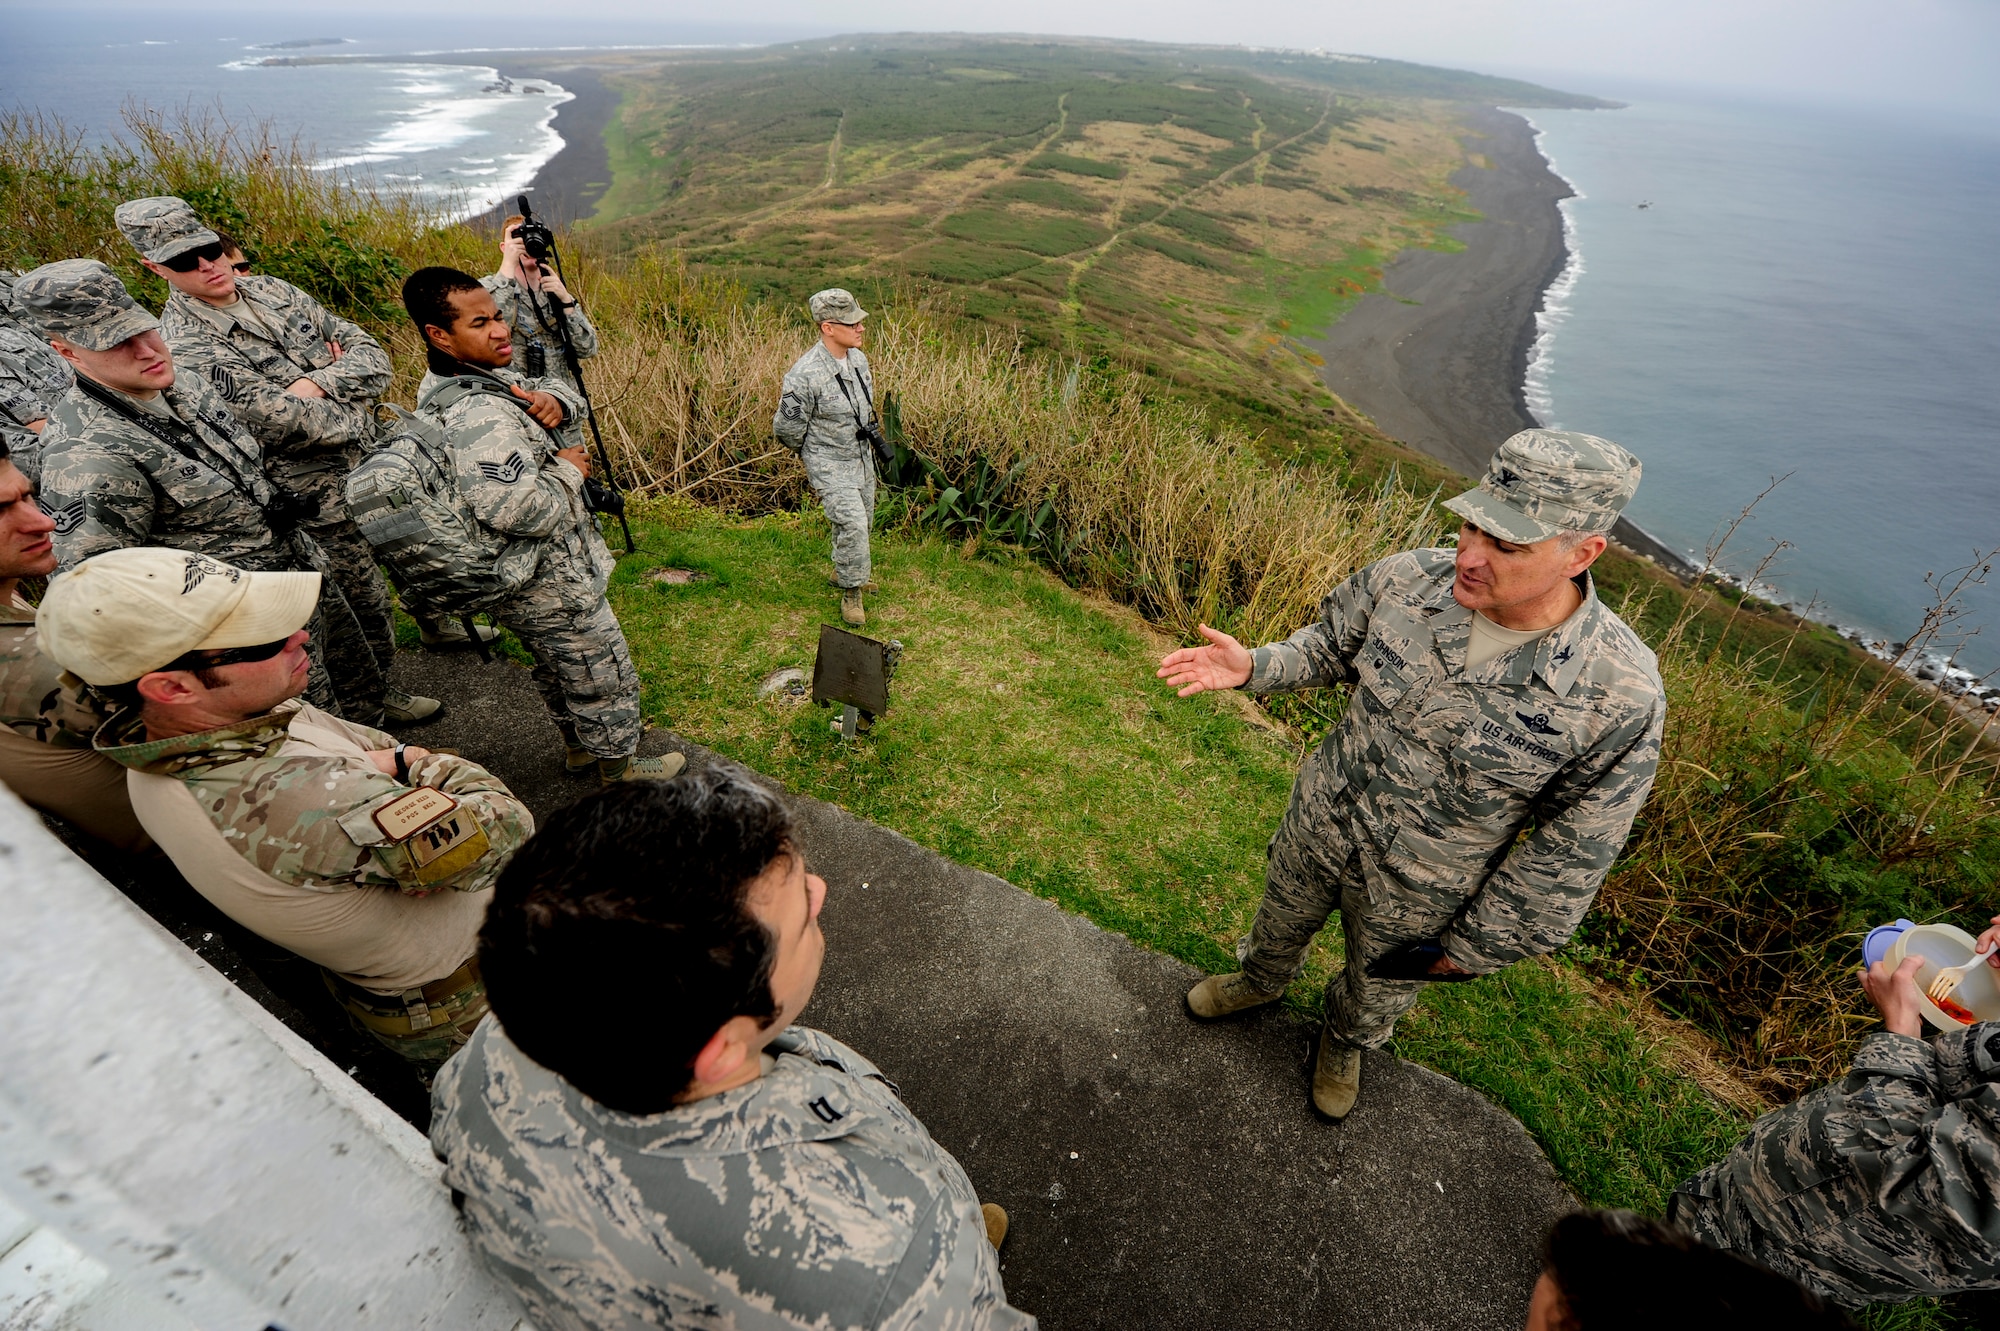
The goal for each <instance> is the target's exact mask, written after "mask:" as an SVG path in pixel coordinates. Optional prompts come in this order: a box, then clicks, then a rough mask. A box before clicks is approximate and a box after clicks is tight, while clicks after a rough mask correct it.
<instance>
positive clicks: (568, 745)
mask: <svg viewBox="0 0 2000 1331" xmlns="http://www.w3.org/2000/svg"><path fill="white" fill-rule="evenodd" d="M556 729H557V730H558V731H560V732H562V741H563V771H565V772H567V773H569V774H570V775H571V776H582V775H583V774H584V773H585V772H594V771H596V770H597V755H596V754H594V753H592V752H591V751H590V750H589V749H586V748H584V747H583V745H581V744H579V743H577V739H576V731H574V730H573V729H571V728H570V727H569V726H567V725H564V724H560V723H559V724H558V725H557V726H556Z"/></svg>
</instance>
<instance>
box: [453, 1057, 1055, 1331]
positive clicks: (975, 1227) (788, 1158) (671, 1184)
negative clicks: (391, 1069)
mask: <svg viewBox="0 0 2000 1331" xmlns="http://www.w3.org/2000/svg"><path fill="white" fill-rule="evenodd" d="M769 1052H770V1053H771V1054H772V1055H774V1056H775V1057H774V1058H773V1060H772V1063H771V1064H770V1065H767V1070H766V1072H765V1074H764V1075H763V1076H762V1077H759V1078H758V1079H757V1080H756V1081H753V1082H751V1083H749V1084H748V1085H746V1086H739V1087H737V1088H736V1089H734V1090H731V1091H725V1092H723V1093H722V1094H720V1095H714V1096H710V1097H708V1098H707V1099H703V1100H699V1101H696V1102H694V1103H692V1104H688V1105H683V1106H680V1107H678V1108H675V1109H672V1110H669V1111H667V1112H666V1113H663V1114H650V1115H643V1116H641V1115H633V1114H625V1113H620V1112H619V1111H617V1110H614V1109H609V1108H607V1107H605V1106H604V1105H601V1104H598V1103H597V1102H596V1101H594V1100H591V1099H590V1098H589V1097H587V1096H585V1095H583V1094H582V1093H581V1092H579V1091H578V1090H577V1089H576V1088H575V1087H573V1086H571V1085H570V1084H569V1083H567V1082H565V1081H563V1080H562V1079H561V1078H559V1077H557V1076H556V1075H555V1074H554V1073H552V1072H550V1071H548V1070H547V1069H546V1068H543V1067H541V1066H539V1065H538V1064H536V1063H535V1062H533V1061H532V1060H530V1059H529V1058H528V1057H526V1056H525V1055H524V1054H522V1053H521V1051H520V1050H519V1049H518V1048H516V1047H515V1046H514V1044H513V1042H512V1041H510V1040H509V1039H508V1038H507V1036H506V1033H505V1032H504V1031H502V1030H501V1029H500V1027H499V1024H498V1023H497V1022H496V1021H494V1020H491V1019H489V1020H488V1021H487V1022H486V1023H485V1024H484V1025H483V1026H481V1028H480V1029H479V1031H478V1032H477V1033H476V1034H475V1035H474V1036H473V1037H472V1042H471V1043H470V1044H469V1045H468V1046H467V1047H466V1048H465V1049H464V1050H463V1051H461V1052H460V1053H459V1054H458V1056H457V1057H456V1058H455V1059H454V1060H453V1061H452V1062H451V1063H450V1064H448V1065H446V1067H445V1068H444V1070H443V1071H442V1072H441V1073H439V1075H438V1078H437V1081H436V1083H435V1086H434V1089H433V1098H434V1104H435V1112H434V1114H433V1115H432V1118H431V1143H432V1146H433V1147H434V1148H435V1150H436V1151H437V1153H438V1155H439V1156H440V1157H441V1158H442V1159H443V1160H444V1162H445V1181H446V1183H448V1184H449V1185H450V1186H451V1187H452V1188H453V1189H454V1190H455V1191H456V1192H459V1193H461V1194H463V1195H464V1198H465V1218H466V1222H467V1227H468V1228H469V1229H470V1230H471V1232H472V1236H473V1240H474V1242H476V1243H477V1244H478V1245H479V1246H480V1248H481V1249H482V1250H483V1251H484V1253H485V1255H486V1259H487V1261H488V1263H489V1265H491V1266H492V1267H493V1269H494V1270H495V1271H496V1272H497V1273H498V1274H499V1275H500V1276H501V1277H502V1278H503V1279H505V1280H506V1281H507V1282H508V1283H509V1284H511V1285H512V1286H513V1287H514V1288H515V1290H516V1291H517V1292H518V1293H519V1294H520V1295H521V1297H522V1299H523V1301H524V1302H526V1304H527V1305H528V1309H529V1314H530V1316H531V1317H532V1318H533V1319H534V1322H535V1325H537V1326H538V1327H541V1328H542V1331H640V1329H641V1328H649V1327H674V1328H712V1329H713V1331H722V1329H723V1328H729V1329H730V1331H804V1328H808V1327H810V1328H814V1331H847V1329H848V1328H875V1327H883V1328H908V1329H910V1331H915V1328H920V1327H921V1328H926V1331H929V1329H931V1328H936V1329H937V1331H981V1329H984V1328H1005V1329H1006V1331H1025V1329H1027V1328H1032V1327H1033V1326H1034V1325H1035V1320H1034V1318H1032V1317H1029V1316H1027V1315H1026V1314H1024V1313H1021V1312H1018V1311H1016V1310H1015V1309H1013V1308H1010V1307H1008V1306H1007V1299H1006V1292H1005V1290H1003V1289H1002V1287H1001V1283H1000V1269H999V1260H998V1256H997V1254H996V1253H995V1252H994V1251H993V1248H992V1246H991V1245H990V1244H988V1243H987V1241H986V1232H985V1229H984V1227H983V1222H982V1221H981V1218H980V1213H979V1199H978V1198H977V1197H976V1196H975V1195H974V1193H973V1190H972V1183H971V1181H970V1180H969V1179H967V1178H966V1176H965V1171H964V1170H963V1169H961V1168H960V1167H959V1164H958V1162H957V1161H956V1160H954V1159H952V1157H951V1156H950V1155H949V1154H947V1153H946V1152H945V1151H944V1150H943V1149H942V1148H940V1147H939V1146H938V1144H937V1143H936V1142H934V1141H932V1140H931V1137H930V1134H929V1133H928V1132H926V1131H925V1130H924V1126H923V1124H921V1123H919V1122H918V1121H917V1119H916V1117H915V1116H914V1115H912V1114H911V1113H910V1111H909V1110H908V1109H906V1108H904V1106H903V1102H902V1100H901V1099H900V1098H899V1097H898V1095H897V1093H896V1089H895V1087H893V1086H891V1085H890V1084H889V1082H888V1081H887V1080H885V1079H884V1078H883V1076H882V1074H881V1073H880V1072H879V1071H877V1070H876V1068H875V1067H874V1065H873V1064H871V1063H870V1062H868V1060H867V1059H865V1058H863V1057H861V1056H860V1055H859V1054H857V1053H855V1052H854V1051H853V1050H852V1049H849V1048H848V1047H847V1046H846V1045H843V1044H841V1043H840V1042H839V1041H837V1040H834V1039H832V1038H831V1037H829V1036H827V1035H824V1034H821V1033H820V1032H818V1031H815V1030H811V1029H808V1028H807V1027H803V1026H794V1027H792V1028H790V1029H789V1030H787V1031H785V1032H784V1033H783V1034H781V1035H780V1036H779V1037H778V1038H777V1039H776V1040H775V1041H773V1042H772V1044H771V1045H770V1049H769Z"/></svg>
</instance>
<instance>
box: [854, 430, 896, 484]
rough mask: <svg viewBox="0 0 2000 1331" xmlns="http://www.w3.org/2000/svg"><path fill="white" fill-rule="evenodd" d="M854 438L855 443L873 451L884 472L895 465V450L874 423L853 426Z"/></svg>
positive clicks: (886, 436) (887, 437)
mask: <svg viewBox="0 0 2000 1331" xmlns="http://www.w3.org/2000/svg"><path fill="white" fill-rule="evenodd" d="M854 438H855V440H856V442H858V443H863V444H866V445H868V446H869V447H870V448H872V449H874V450H875V456H876V458H877V459H879V460H880V461H881V463H882V469H883V471H884V472H887V471H888V469H889V468H891V467H893V466H895V465H896V450H895V448H894V447H893V446H891V444H890V443H889V436H888V435H885V434H883V433H882V427H881V426H879V425H877V424H876V423H875V422H874V421H870V422H868V424H866V425H857V426H855V427H854Z"/></svg>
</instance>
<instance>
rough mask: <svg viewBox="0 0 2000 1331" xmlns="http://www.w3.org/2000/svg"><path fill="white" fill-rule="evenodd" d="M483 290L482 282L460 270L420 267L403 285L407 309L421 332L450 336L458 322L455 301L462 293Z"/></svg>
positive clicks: (404, 303)
mask: <svg viewBox="0 0 2000 1331" xmlns="http://www.w3.org/2000/svg"><path fill="white" fill-rule="evenodd" d="M479 289H480V288H479V279H478V278H476V277H474V276H473V275H472V274H471V273H462V272H460V271H459V270H458V269H456V268H419V269H417V271H416V272H414V273H411V274H410V276H409V280H407V281H405V282H404V283H403V308H404V309H405V310H408V311H409V314H410V321H411V322H412V323H414V324H416V326H417V331H418V332H419V333H421V332H423V331H424V329H425V328H426V327H435V328H442V329H444V330H445V331H446V332H447V333H449V332H450V331H451V330H452V325H453V324H455V323H456V322H457V321H458V311H457V310H454V309H453V308H452V306H451V298H452V297H453V296H455V295H457V294H458V293H459V292H461V291H477V290H479Z"/></svg>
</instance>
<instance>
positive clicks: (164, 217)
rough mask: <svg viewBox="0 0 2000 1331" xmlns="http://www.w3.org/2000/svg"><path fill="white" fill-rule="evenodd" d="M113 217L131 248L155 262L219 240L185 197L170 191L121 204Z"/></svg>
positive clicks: (163, 260)
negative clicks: (178, 196)
mask: <svg viewBox="0 0 2000 1331" xmlns="http://www.w3.org/2000/svg"><path fill="white" fill-rule="evenodd" d="M112 216H113V217H114V218H116V219H117V222H118V229H119V230H120V231H123V232H124V233H125V239H127V240H129V241H131V242H132V248H133V249H135V250H137V251H139V253H141V254H143V255H145V256H146V257H147V258H148V259H151V260H152V261H153V262H154V263H165V262H166V261H167V260H169V259H171V258H173V257H174V256H175V255H176V254H185V253H187V252H188V251H189V250H191V249H193V248H195V247H196V246H197V245H213V244H215V243H216V242H217V241H219V240H221V239H222V237H220V236H218V235H216V234H215V233H214V232H213V231H211V230H209V229H208V224H207V223H205V222H203V221H202V220H201V219H200V218H199V217H196V216H195V215H194V209H192V208H190V207H188V205H187V200H185V199H177V198H175V197H174V196H173V195H171V194H162V195H158V196H155V197H154V198H150V199H134V200H132V201H131V202H130V203H121V204H119V205H118V211H117V212H115V213H113V214H112Z"/></svg>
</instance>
